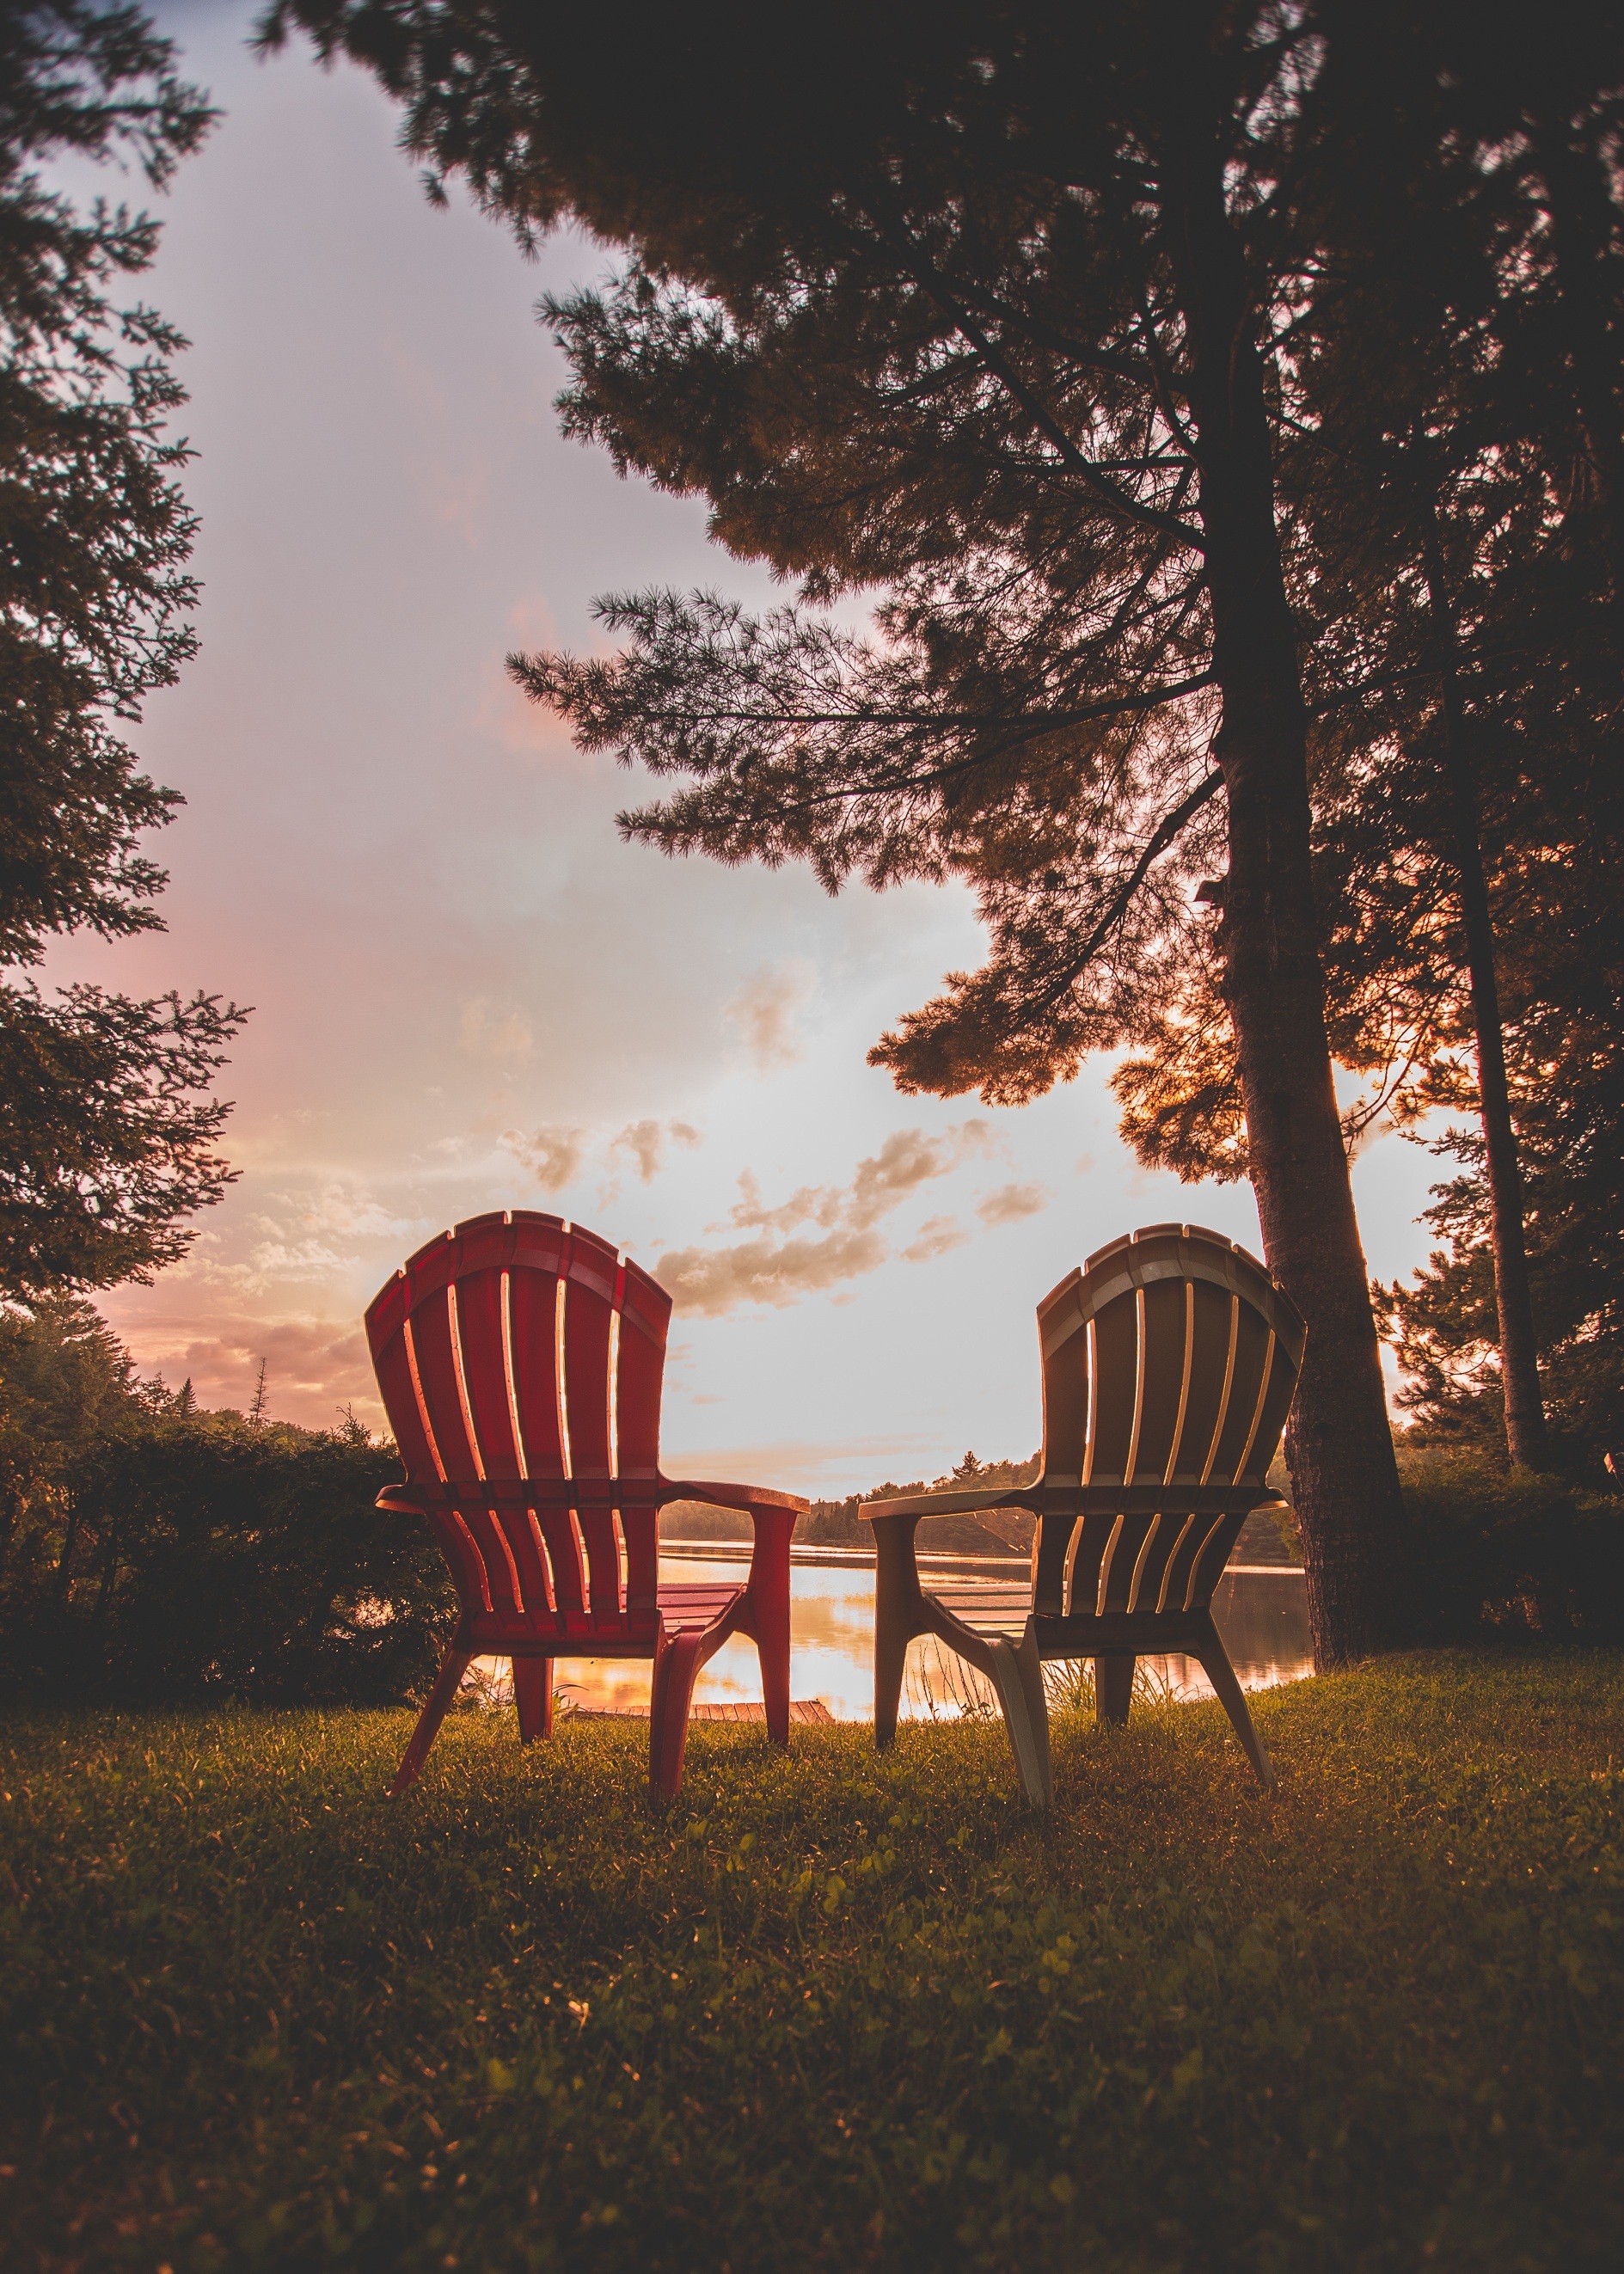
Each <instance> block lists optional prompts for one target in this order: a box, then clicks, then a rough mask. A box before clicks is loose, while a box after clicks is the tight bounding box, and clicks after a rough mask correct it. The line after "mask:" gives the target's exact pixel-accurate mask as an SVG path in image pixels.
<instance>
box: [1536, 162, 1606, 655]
mask: <svg viewBox="0 0 1624 2274" xmlns="http://www.w3.org/2000/svg"><path fill="white" fill-rule="evenodd" d="M1532 139H1533V144H1534V157H1535V161H1536V163H1537V164H1538V168H1539V171H1540V173H1541V175H1542V176H1543V177H1544V178H1545V205H1546V209H1547V211H1548V212H1549V214H1550V216H1551V243H1552V247H1553V251H1554V252H1555V255H1556V281H1557V305H1556V319H1557V324H1558V327H1559V330H1560V336H1561V340H1562V346H1563V350H1564V353H1565V354H1566V357H1567V359H1568V373H1569V376H1570V378H1571V380H1572V383H1573V395H1574V408H1575V410H1576V411H1577V412H1578V414H1579V425H1580V426H1581V428H1582V429H1583V434H1584V443H1585V452H1586V456H1588V457H1589V459H1590V478H1591V482H1592V485H1593V487H1594V491H1595V497H1596V503H1597V506H1598V512H1599V517H1600V520H1601V523H1602V546H1603V550H1604V553H1605V559H1606V563H1607V574H1608V576H1609V579H1610V581H1611V583H1612V585H1613V609H1614V612H1615V614H1617V615H1618V616H1619V617H1620V619H1621V620H1624V404H1620V400H1619V356H1618V350H1617V349H1616V348H1615V347H1614V346H1613V344H1612V341H1611V337H1610V327H1611V321H1612V319H1613V312H1614V308H1615V306H1616V293H1609V291H1608V289H1607V276H1606V268H1607V265H1608V263H1609V262H1610V261H1613V260H1616V256H1615V255H1614V253H1613V230H1614V227H1615V225H1616V220H1617V216H1616V214H1615V211H1614V208H1613V200H1612V197H1611V194H1610V192H1609V186H1608V182H1607V177H1606V172H1605V169H1604V167H1603V165H1602V162H1601V160H1600V158H1599V156H1598V154H1597V153H1596V152H1595V151H1594V150H1592V149H1590V147H1587V146H1586V145H1585V144H1584V143H1583V141H1581V142H1580V144H1579V145H1578V147H1575V139H1574V135H1573V132H1572V130H1571V128H1570V126H1569V123H1568V120H1567V119H1566V118H1544V119H1540V120H1538V121H1537V122H1536V123H1535V124H1534V125H1533V128H1532Z"/></svg>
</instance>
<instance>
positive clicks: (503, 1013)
mask: <svg viewBox="0 0 1624 2274" xmlns="http://www.w3.org/2000/svg"><path fill="white" fill-rule="evenodd" d="M459 1040H460V1042H461V1043H462V1049H463V1050H465V1051H466V1052H467V1054H468V1056H469V1057H470V1058H483V1059H485V1060H486V1061H487V1062H489V1063H492V1064H494V1065H500V1064H502V1063H504V1062H508V1063H511V1062H513V1061H515V1060H517V1059H519V1058H529V1056H530V1051H531V1050H532V1049H533V1048H534V1047H535V1042H536V1037H535V1035H533V1034H532V1032H531V1031H530V1020H528V1019H527V1018H526V1017H525V1015H524V1013H523V1011H522V1010H521V1009H520V1008H519V1006H518V1005H517V1004H516V1003H509V1002H507V1001H505V1000H504V999H503V998H502V997H500V996H498V995H476V996H475V997H474V998H473V999H472V1001H471V1002H469V1003H465V1004H464V1005H463V1006H462V1033H461V1035H460V1036H459Z"/></svg>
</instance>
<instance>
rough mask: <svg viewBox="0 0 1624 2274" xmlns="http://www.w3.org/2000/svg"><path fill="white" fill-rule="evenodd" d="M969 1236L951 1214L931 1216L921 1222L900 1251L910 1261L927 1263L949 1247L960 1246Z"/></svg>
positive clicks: (945, 1252) (945, 1251)
mask: <svg viewBox="0 0 1624 2274" xmlns="http://www.w3.org/2000/svg"><path fill="white" fill-rule="evenodd" d="M969 1237H970V1235H969V1233H968V1232H967V1231H965V1230H964V1229H963V1228H962V1226H960V1225H959V1224H957V1223H956V1222H955V1221H954V1219H953V1218H952V1217H951V1216H930V1217H928V1218H927V1220H926V1221H925V1222H924V1223H923V1224H921V1226H920V1228H919V1230H918V1231H917V1232H916V1233H915V1234H914V1238H913V1239H911V1240H910V1241H909V1242H908V1245H907V1246H906V1247H905V1248H904V1249H903V1251H902V1253H903V1255H904V1257H905V1258H906V1261H908V1262H910V1263H929V1262H930V1261H932V1259H933V1258H934V1257H936V1256H938V1255H945V1254H947V1252H948V1250H949V1249H950V1248H952V1247H962V1246H964V1244H965V1242H966V1239H969Z"/></svg>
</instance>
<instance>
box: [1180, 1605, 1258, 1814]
mask: <svg viewBox="0 0 1624 2274" xmlns="http://www.w3.org/2000/svg"><path fill="white" fill-rule="evenodd" d="M1208 1624H1209V1625H1211V1621H1210V1620H1209V1621H1208ZM1197 1656H1198V1657H1199V1660H1200V1662H1201V1666H1202V1669H1203V1671H1204V1672H1205V1673H1206V1675H1207V1680H1208V1681H1209V1682H1210V1683H1212V1685H1213V1688H1214V1690H1216V1691H1217V1692H1218V1698H1219V1702H1220V1704H1221V1705H1222V1707H1223V1710H1224V1712H1225V1713H1227V1714H1228V1715H1229V1721H1230V1724H1231V1726H1232V1727H1233V1728H1234V1731H1235V1734H1236V1736H1237V1737H1238V1738H1239V1739H1240V1741H1241V1744H1242V1746H1243V1747H1244V1751H1245V1754H1246V1758H1247V1759H1248V1760H1249V1761H1250V1762H1251V1763H1252V1767H1253V1769H1254V1770H1255V1771H1256V1772H1257V1778H1258V1782H1259V1784H1260V1785H1261V1786H1262V1787H1263V1789H1264V1791H1265V1792H1272V1791H1273V1790H1274V1768H1273V1766H1272V1765H1271V1763H1270V1760H1269V1757H1268V1751H1267V1747H1266V1746H1265V1744H1264V1743H1263V1740H1262V1738H1261V1737H1260V1736H1259V1735H1258V1732H1257V1730H1256V1728H1254V1726H1253V1724H1252V1710H1251V1708H1250V1707H1249V1706H1248V1705H1247V1703H1246V1693H1245V1691H1244V1690H1243V1689H1242V1688H1241V1685H1240V1683H1238V1682H1237V1679H1236V1675H1235V1668H1233V1667H1232V1666H1231V1665H1230V1663H1229V1652H1228V1651H1227V1650H1225V1648H1224V1646H1223V1639H1222V1636H1221V1635H1220V1634H1219V1632H1218V1630H1217V1628H1216V1627H1213V1629H1212V1639H1211V1641H1210V1642H1208V1643H1207V1645H1205V1647H1204V1648H1203V1649H1201V1650H1200V1651H1199V1652H1198V1653H1197Z"/></svg>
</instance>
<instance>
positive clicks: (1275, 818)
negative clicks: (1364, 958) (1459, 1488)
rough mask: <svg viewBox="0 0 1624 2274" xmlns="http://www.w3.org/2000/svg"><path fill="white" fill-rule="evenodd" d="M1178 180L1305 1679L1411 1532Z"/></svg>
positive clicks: (1228, 295)
mask: <svg viewBox="0 0 1624 2274" xmlns="http://www.w3.org/2000/svg"><path fill="white" fill-rule="evenodd" d="M1201 139H1204V140H1205V145H1206V147H1205V150H1203V149H1202V148H1201V147H1199V139H1198V137H1197V135H1196V133H1195V132H1193V131H1192V134H1191V136H1190V137H1189V138H1188V139H1185V140H1184V145H1183V149H1184V155H1183V156H1182V157H1181V158H1177V159H1176V160H1175V161H1174V164H1175V165H1176V166H1177V174H1176V175H1175V176H1174V177H1173V180H1172V182H1171V184H1170V187H1171V190H1172V196H1171V198H1170V200H1169V205H1168V207H1167V208H1166V217H1167V222H1168V225H1169V240H1170V252H1171V257H1172V260H1173V265H1174V268H1175V272H1176V275H1177V280H1178V287H1179V292H1180V298H1181V302H1182V305H1183V312H1184V319H1185V322H1186V325H1187V327H1188V335H1189V342H1190V350H1191V358H1192V387H1191V410H1192V423H1193V425H1194V430H1195V455H1196V458H1197V461H1198V464H1199V471H1200V485H1201V499H1200V515H1201V522H1202V526H1203V531H1204V533H1205V537H1206V540H1207V588H1208V593H1209V597H1210V600H1211V606H1212V616H1213V630H1214V651H1213V653H1214V673H1215V675H1216V678H1217V681H1218V685H1219V688H1220V689H1221V692H1222V700H1223V719H1222V727H1221V729H1220V732H1219V735H1218V740H1217V745H1216V748H1215V750H1214V756H1215V757H1216V758H1217V761H1218V763H1219V764H1220V765H1221V766H1222V771H1223V776H1224V782H1225V786H1226V788H1227V791H1228V802H1229V881H1228V885H1227V888H1226V892H1225V900H1224V916H1223V927H1222V943H1223V948H1224V954H1225V962H1226V981H1225V994H1226V998H1227V1001H1228V1005H1229V1015H1230V1018H1231V1020H1232V1021H1233V1024H1234V1028H1235V1039H1236V1046H1237V1056H1238V1059H1239V1065H1240V1076H1241V1084H1242V1093H1243V1096H1244V1104H1245V1111H1246V1135H1247V1150H1248V1156H1249V1160H1250V1163H1251V1174H1252V1186H1253V1189H1254V1191H1255V1193H1256V1194H1257V1201H1258V1213H1259V1217H1260V1219H1261V1222H1262V1227H1263V1246H1264V1254H1265V1255H1266V1257H1267V1261H1268V1266H1269V1269H1270V1271H1271V1272H1272V1273H1273V1274H1274V1276H1275V1278H1276V1279H1277V1280H1278V1281H1279V1283H1280V1284H1281V1285H1282V1287H1283V1288H1284V1289H1285V1290H1286V1291H1287V1292H1288V1294H1289V1295H1290V1297H1291V1299H1292V1300H1293V1301H1294V1302H1295V1303H1296V1304H1297V1306H1298V1308H1299V1309H1300V1310H1301V1312H1302V1313H1303V1315H1304V1319H1305V1320H1306V1321H1307V1323H1308V1347H1307V1350H1306V1352H1305V1353H1304V1365H1303V1371H1302V1374H1301V1376H1300V1377H1299V1381H1298V1385H1297V1403H1296V1404H1295V1406H1294V1408H1293V1412H1292V1418H1291V1422H1290V1427H1289V1431H1288V1434H1287V1438H1286V1459H1287V1465H1288V1466H1289V1470H1290V1472H1291V1483H1292V1495H1293V1499H1294V1502H1295V1505H1296V1509H1297V1520H1298V1523H1299V1525H1300V1526H1301V1529H1302V1533H1303V1541H1304V1562H1305V1563H1306V1565H1307V1576H1308V1605H1309V1617H1310V1622H1311V1625H1312V1632H1313V1641H1314V1661H1315V1664H1316V1666H1318V1667H1319V1668H1327V1667H1331V1666H1336V1665H1340V1664H1344V1663H1346V1662H1347V1661H1349V1660H1352V1659H1355V1658H1357V1657H1359V1656H1361V1655H1363V1654H1364V1653H1366V1652H1369V1651H1371V1650H1372V1649H1375V1648H1378V1647H1379V1646H1380V1645H1381V1644H1382V1643H1383V1642H1384V1641H1387V1640H1388V1639H1389V1638H1390V1621H1389V1618H1388V1616H1387V1607H1388V1605H1389V1603H1390V1601H1391V1600H1392V1599H1393V1596H1394V1593H1395V1587H1394V1573H1395V1551H1396V1547H1397V1540H1396V1535H1397V1531H1398V1527H1399V1524H1400V1522H1401V1519H1402V1503H1401V1499H1400V1494H1399V1484H1398V1471H1397V1465H1396V1463H1395V1458H1394V1452H1393V1437H1392V1431H1391V1427H1390V1426H1389V1423H1388V1419H1387V1398H1386V1394H1385V1390H1384V1387H1383V1383H1382V1377H1381V1359H1380V1347H1379V1344H1378V1342H1377V1337H1376V1327H1375V1321H1374V1318H1373V1316H1372V1311H1371V1302H1370V1286H1369V1279H1368V1275H1367V1272H1366V1268H1365V1255H1364V1250H1363V1248H1362V1246H1361V1244H1360V1239H1359V1230H1358V1224H1357V1220H1356V1218H1355V1215H1354V1207H1353V1192H1352V1186H1351V1184H1350V1178H1349V1171H1348V1154H1347V1148H1346V1145H1345V1144H1344V1142H1343V1139H1342V1124H1341V1120H1340V1117H1339V1115H1338V1112H1337V1105H1336V1094H1335V1084H1334V1081H1333V1077H1332V1070H1331V1052H1330V1043H1329V1038H1328V1036H1327V1031H1326V1022H1325V980H1324V974H1323V971H1322V968H1321V966H1320V962H1319V947H1318V941H1317V936H1316V927H1315V917H1314V900H1313V888H1312V877H1311V872H1310V866H1309V802H1308V774H1307V714H1306V711H1305V708H1304V702H1303V697H1302V685H1301V676H1300V671H1299V666H1298V661H1297V640H1296V632H1295V628H1294V626H1293V624H1292V621H1291V616H1290V611H1289V606H1288V605H1287V601H1286V594H1285V582H1284V576H1283V574H1282V566H1281V558H1280V544H1279V537H1278V533H1277V531H1276V529H1275V524H1274V466H1273V458H1272V453H1271V448H1270V442H1269V432H1268V423H1267V413H1266V404H1265V400H1264V373H1263V367H1262V363H1261V359H1260V358H1259V353H1258V350H1257V344H1256V339H1255V334H1254V328H1253V325H1254V320H1253V312H1252V306H1251V303H1250V296H1249V294H1248V291H1247V289H1246V279H1245V275H1244V264H1243V260H1242V253H1241V248H1240V246H1239V245H1238V243H1237V239H1236V237H1235V234H1234V231H1233V230H1232V228H1231V226H1230V223H1229V216H1228V215H1227V213H1226V211H1225V207H1224V200H1223V189H1222V171H1221V166H1220V162H1219V154H1218V150H1217V147H1216V142H1215V139H1214V136H1213V135H1212V133H1211V132H1210V129H1209V130H1208V131H1207V133H1206V135H1205V137H1204V138H1201Z"/></svg>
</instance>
